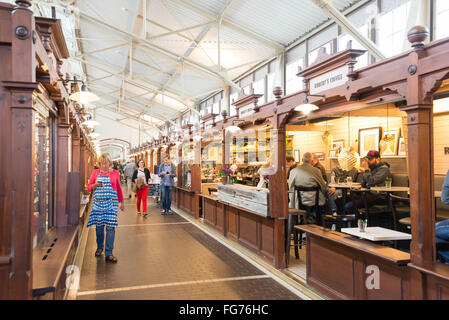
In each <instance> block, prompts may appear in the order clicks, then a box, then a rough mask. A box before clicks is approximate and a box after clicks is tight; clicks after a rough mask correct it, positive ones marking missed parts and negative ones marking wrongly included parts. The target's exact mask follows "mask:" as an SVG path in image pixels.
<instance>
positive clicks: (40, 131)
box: [33, 113, 51, 248]
mask: <svg viewBox="0 0 449 320" xmlns="http://www.w3.org/2000/svg"><path fill="white" fill-rule="evenodd" d="M34 123H35V128H36V130H35V140H34V141H35V146H34V201H33V248H36V246H37V245H38V244H39V243H40V242H41V240H42V239H43V238H44V236H45V234H46V233H47V231H48V229H49V227H50V224H49V219H50V210H49V207H50V202H51V196H50V192H49V178H50V165H51V153H50V118H47V117H45V116H42V115H41V114H39V113H36V117H35V122H34Z"/></svg>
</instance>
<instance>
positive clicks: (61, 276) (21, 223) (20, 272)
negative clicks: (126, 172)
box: [0, 1, 96, 299]
mask: <svg viewBox="0 0 449 320" xmlns="http://www.w3.org/2000/svg"><path fill="white" fill-rule="evenodd" d="M30 5H31V4H30V2H29V1H16V5H12V4H6V3H0V17H1V19H0V58H1V61H2V63H1V66H0V83H1V85H0V96H2V99H0V116H1V117H0V149H1V150H2V157H0V170H1V172H0V176H1V179H0V208H1V209H0V210H1V212H0V213H1V214H0V225H2V232H1V234H0V283H1V284H2V285H1V286H0V299H32V298H34V299H60V298H62V297H63V295H64V294H65V292H66V286H65V280H66V277H67V275H66V273H65V267H66V266H67V265H69V264H70V263H71V261H72V259H73V256H74V252H75V249H76V247H77V244H78V238H79V234H80V230H81V228H82V224H80V222H82V221H83V220H84V214H85V210H86V205H82V204H81V198H82V195H83V194H84V192H85V186H86V183H87V180H88V178H89V175H90V173H91V172H92V170H93V166H94V164H95V159H96V152H95V150H94V148H93V146H92V144H91V142H90V140H89V138H88V134H89V133H90V132H88V131H87V129H86V128H85V127H83V126H82V125H81V123H82V122H83V121H84V119H83V117H84V115H85V110H84V109H83V108H82V106H80V105H78V104H76V103H74V102H72V101H71V100H70V99H69V95H70V94H71V93H72V91H75V90H76V89H77V88H78V84H77V83H73V84H72V85H70V83H71V82H73V80H72V81H70V74H65V72H64V71H63V70H66V68H65V64H66V63H67V62H66V61H65V59H66V58H68V56H69V52H68V49H67V46H66V42H65V39H64V35H63V32H62V26H61V22H60V20H58V19H55V18H42V17H36V18H35V17H34V16H33V12H32V11H31V10H30V9H29V6H30ZM17 195H20V196H17ZM84 200H86V199H84ZM83 203H84V204H85V203H86V202H83ZM56 239H57V241H56Z"/></svg>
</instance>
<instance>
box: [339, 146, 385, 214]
mask: <svg viewBox="0 0 449 320" xmlns="http://www.w3.org/2000/svg"><path fill="white" fill-rule="evenodd" d="M365 159H366V161H364V162H363V164H362V165H361V166H360V169H359V171H360V173H363V181H362V187H363V188H368V189H369V188H371V187H384V186H385V180H386V179H387V178H392V175H391V172H390V165H389V164H388V163H386V162H382V161H381V159H380V154H379V152H378V151H375V150H371V151H368V153H367V155H366V157H365ZM387 200H388V195H387V194H385V193H381V192H366V201H367V203H368V206H371V205H374V204H387ZM362 206H363V196H362V194H361V193H360V192H353V193H352V194H351V201H350V202H348V203H346V204H345V212H346V213H347V214H356V213H357V209H359V208H361V207H362Z"/></svg>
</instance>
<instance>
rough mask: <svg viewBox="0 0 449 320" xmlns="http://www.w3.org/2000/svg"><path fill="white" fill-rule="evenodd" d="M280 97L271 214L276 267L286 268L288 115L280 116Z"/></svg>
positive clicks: (275, 119)
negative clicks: (286, 121) (286, 147)
mask: <svg viewBox="0 0 449 320" xmlns="http://www.w3.org/2000/svg"><path fill="white" fill-rule="evenodd" d="M280 101H281V100H280V96H278V97H277V101H276V106H275V115H274V117H273V118H272V119H273V130H272V134H271V143H273V144H274V148H275V150H276V152H277V155H274V157H272V159H271V161H272V162H274V163H272V165H273V164H275V165H276V168H277V170H276V173H275V174H273V175H272V176H270V183H269V189H270V204H269V205H270V208H269V209H270V213H271V216H272V217H273V218H274V219H275V221H274V265H275V267H276V268H285V254H286V252H285V222H286V218H287V217H288V190H287V175H286V168H285V166H286V164H285V120H286V119H287V114H283V115H282V116H278V115H277V114H276V110H277V107H278V105H279V104H280Z"/></svg>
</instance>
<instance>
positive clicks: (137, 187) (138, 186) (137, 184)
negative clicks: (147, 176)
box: [133, 178, 145, 193]
mask: <svg viewBox="0 0 449 320" xmlns="http://www.w3.org/2000/svg"><path fill="white" fill-rule="evenodd" d="M143 188H145V181H144V180H143V179H142V178H137V179H136V182H135V183H134V189H133V191H134V193H137V190H140V189H143Z"/></svg>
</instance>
